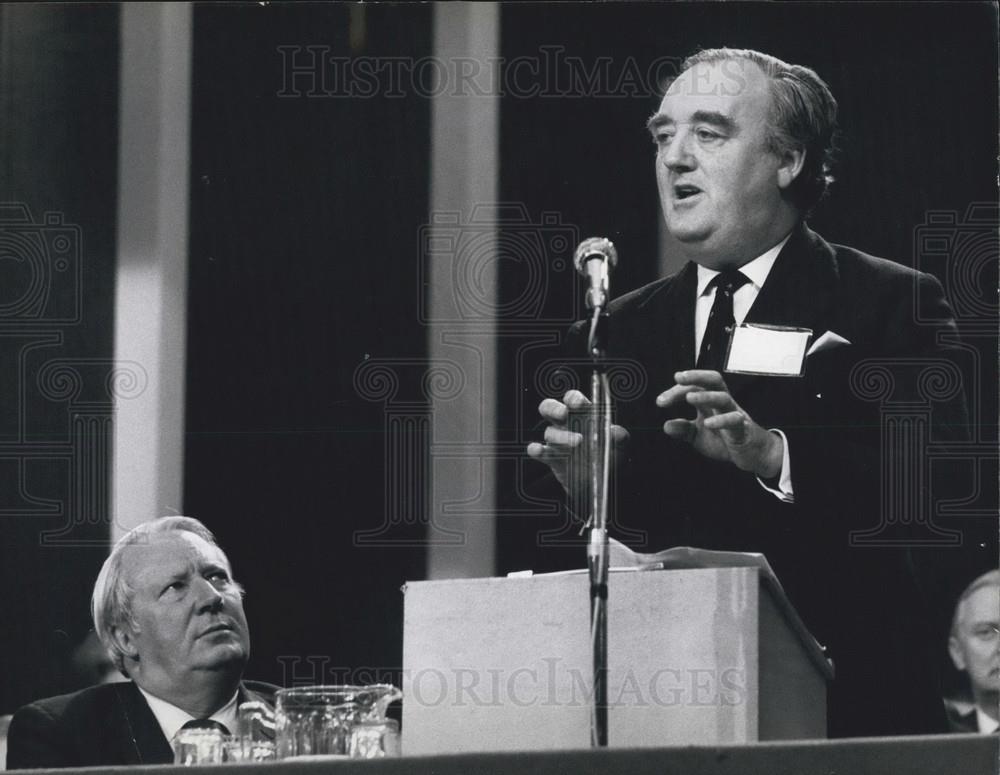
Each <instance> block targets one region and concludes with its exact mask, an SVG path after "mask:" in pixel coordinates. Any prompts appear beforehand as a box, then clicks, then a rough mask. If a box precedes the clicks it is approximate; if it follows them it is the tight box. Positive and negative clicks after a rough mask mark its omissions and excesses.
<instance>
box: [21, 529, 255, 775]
mask: <svg viewBox="0 0 1000 775" xmlns="http://www.w3.org/2000/svg"><path fill="white" fill-rule="evenodd" d="M92 614H93V618H94V629H95V630H96V632H97V635H98V637H99V638H100V640H101V642H102V643H103V644H104V646H105V647H106V648H107V649H108V651H109V652H110V654H111V656H112V659H113V660H114V662H115V665H116V666H117V667H118V669H119V670H120V671H121V672H122V673H123V674H124V675H125V676H126V677H127V678H129V679H130V680H129V682H127V683H111V684H102V685H100V686H94V687H91V688H89V689H84V690H83V691H80V692H76V693H75V694H67V695H63V696H60V697H52V698H49V699H44V700H39V701H37V702H34V703H31V704H30V705H27V706H25V707H24V708H21V709H20V710H19V711H18V712H17V713H16V714H14V718H13V720H12V721H11V725H10V732H9V738H8V749H7V766H8V768H11V769H15V768H28V767H94V766H106V765H122V764H165V763H170V762H172V761H173V752H172V749H171V745H170V741H171V739H172V738H173V737H174V735H175V734H176V733H177V731H178V730H179V729H181V728H182V727H184V726H216V725H221V727H222V728H223V731H224V732H236V720H237V706H238V704H239V703H241V702H244V701H248V700H256V701H263V702H268V703H270V700H271V699H272V697H273V690H274V687H268V686H267V685H264V684H254V685H249V684H247V683H243V682H242V681H241V677H242V675H243V668H244V666H245V665H246V662H247V659H248V658H249V656H250V635H249V631H248V628H247V621H246V616H245V615H244V613H243V589H242V588H241V587H240V585H239V584H237V583H236V581H235V580H234V579H233V573H232V567H231V566H230V564H229V560H228V559H227V557H226V555H225V554H224V553H223V551H222V549H220V548H219V546H218V545H217V544H216V542H215V538H214V536H213V535H212V533H211V532H210V531H209V530H208V528H206V527H205V526H204V525H203V524H202V523H201V522H199V521H198V520H196V519H191V518H190V517H164V518H162V519H157V520H153V521H151V522H147V523H145V524H142V525H140V526H139V527H137V528H135V529H134V530H132V531H131V532H129V533H128V534H126V535H125V536H124V537H123V538H122V539H121V540H120V541H118V543H117V544H116V545H115V547H114V549H113V550H112V551H111V554H110V556H109V557H108V559H107V560H106V561H105V563H104V566H103V567H102V568H101V572H100V574H99V575H98V577H97V581H96V583H95V584H94V593H93V599H92ZM216 728H219V727H216Z"/></svg>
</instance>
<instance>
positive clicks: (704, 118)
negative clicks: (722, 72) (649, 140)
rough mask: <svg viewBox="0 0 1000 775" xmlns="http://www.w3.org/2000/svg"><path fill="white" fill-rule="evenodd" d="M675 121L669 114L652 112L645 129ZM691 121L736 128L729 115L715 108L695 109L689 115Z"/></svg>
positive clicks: (652, 128) (651, 130)
mask: <svg viewBox="0 0 1000 775" xmlns="http://www.w3.org/2000/svg"><path fill="white" fill-rule="evenodd" d="M675 123H676V122H675V121H674V120H673V119H672V118H671V117H670V116H666V115H664V114H663V113H654V114H653V115H652V116H650V117H649V120H648V121H646V129H648V130H649V131H650V132H655V131H656V130H657V129H659V128H660V127H661V126H665V125H668V124H675ZM691 123H702V124H711V125H712V126H717V127H719V128H720V129H725V130H728V131H733V130H734V129H736V122H735V121H734V120H733V119H732V118H731V117H730V116H727V115H726V114H725V113H719V112H718V111H717V110H696V111H695V112H694V113H693V114H692V115H691Z"/></svg>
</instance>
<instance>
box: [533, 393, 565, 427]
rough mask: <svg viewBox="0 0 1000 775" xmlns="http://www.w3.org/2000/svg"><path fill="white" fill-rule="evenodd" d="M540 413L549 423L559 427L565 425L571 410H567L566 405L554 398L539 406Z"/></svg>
mask: <svg viewBox="0 0 1000 775" xmlns="http://www.w3.org/2000/svg"><path fill="white" fill-rule="evenodd" d="M538 413H539V414H540V415H541V416H542V418H543V419H545V420H548V421H549V422H553V423H556V424H557V425H565V424H566V418H567V416H568V415H569V410H568V409H567V408H566V404H564V403H562V402H561V401H556V399H554V398H546V399H545V400H544V401H542V403H540V404H539V405H538Z"/></svg>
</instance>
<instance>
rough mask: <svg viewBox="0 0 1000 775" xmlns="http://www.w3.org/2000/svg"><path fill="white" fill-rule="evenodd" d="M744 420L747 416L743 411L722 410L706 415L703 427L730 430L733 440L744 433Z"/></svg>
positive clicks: (739, 437) (745, 420)
mask: <svg viewBox="0 0 1000 775" xmlns="http://www.w3.org/2000/svg"><path fill="white" fill-rule="evenodd" d="M746 422H747V416H746V415H745V414H743V412H740V411H734V412H723V413H721V414H713V415H712V416H711V417H706V418H705V427H706V428H709V429H710V430H713V431H730V432H731V433H733V434H734V436H735V437H736V439H735V440H739V439H741V438H742V437H743V436H745V435H746Z"/></svg>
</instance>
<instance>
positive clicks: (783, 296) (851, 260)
mask: <svg viewBox="0 0 1000 775" xmlns="http://www.w3.org/2000/svg"><path fill="white" fill-rule="evenodd" d="M836 114H837V104H836V101H835V100H834V98H833V96H832V94H831V93H830V90H829V89H828V87H827V85H826V84H825V83H824V82H823V81H822V80H821V79H820V78H819V76H818V75H817V74H816V73H815V72H813V71H812V70H810V69H808V68H806V67H801V66H797V65H790V64H787V63H785V62H783V61H781V60H779V59H776V58H775V57H772V56H769V55H766V54H762V53H759V52H756V51H749V50H734V49H713V50H706V51H702V52H700V53H699V54H696V55H694V56H693V57H691V58H689V59H688V60H687V61H685V62H684V64H683V65H682V67H681V72H680V74H679V75H678V76H677V78H676V79H675V80H674V81H673V82H672V83H671V84H670V85H669V87H668V88H667V90H666V93H665V95H664V97H663V99H662V102H661V103H660V105H659V108H658V110H657V111H656V112H655V114H654V115H653V116H652V117H651V118H650V119H649V122H648V128H649V131H650V134H651V136H652V140H653V143H654V145H655V148H656V161H655V172H656V180H657V184H658V189H659V196H660V203H661V207H662V210H663V217H664V219H665V221H666V226H667V229H668V231H669V233H670V236H671V237H672V239H673V241H674V243H676V246H677V249H679V250H680V252H681V253H682V254H683V256H684V257H685V258H687V259H688V260H689V262H688V264H687V265H686V266H685V267H684V268H683V269H682V270H681V271H680V272H679V273H677V274H676V275H673V276H670V277H667V278H664V279H661V280H658V281H656V282H653V283H651V284H649V285H647V286H645V287H643V288H640V289H638V290H636V291H633V292H631V293H628V294H626V295H624V296H622V297H620V298H618V299H616V300H615V301H613V302H612V303H611V304H610V307H609V314H610V325H609V326H608V331H609V334H608V344H607V350H608V352H609V354H610V355H611V356H612V357H613V358H614V359H615V361H616V362H620V361H622V360H627V361H631V362H632V363H633V364H634V365H635V366H637V367H638V369H639V370H640V371H641V376H640V377H639V378H637V379H635V380H634V382H633V385H632V387H635V386H636V385H638V386H639V387H638V388H636V389H635V390H633V393H632V395H630V396H629V397H628V398H619V399H618V400H616V402H615V411H616V425H615V427H614V428H613V431H612V437H613V441H614V445H615V461H616V463H615V470H614V472H613V473H614V476H613V486H612V497H611V514H610V516H609V525H610V526H611V528H612V531H614V530H615V529H619V530H621V531H623V532H622V535H627V536H628V537H629V538H631V539H632V540H633V542H634V537H635V536H636V535H637V532H638V531H641V534H642V535H643V536H644V537H645V543H646V546H647V551H648V550H649V549H659V548H664V547H666V546H672V545H691V546H700V547H704V548H711V549H730V550H746V551H760V552H763V553H764V554H765V555H766V556H767V557H768V559H769V560H770V561H771V564H772V565H773V566H774V568H775V571H776V572H777V574H778V577H779V578H780V579H781V580H782V581H783V583H784V586H785V588H786V589H787V590H788V592H789V596H790V597H791V600H792V603H793V604H794V605H795V606H796V607H797V609H798V610H799V611H800V613H801V614H802V615H803V618H804V620H805V622H806V624H807V626H809V627H810V629H811V630H812V631H813V632H814V634H815V635H816V636H817V637H818V639H819V640H820V642H821V643H823V644H825V645H827V646H828V647H829V653H830V656H831V657H832V658H833V661H834V663H835V667H836V671H837V677H836V679H835V680H834V682H833V684H832V686H831V689H830V697H829V714H828V722H829V728H830V733H831V734H832V735H834V736H849V735H867V734H903V733H911V732H932V731H941V730H942V728H943V726H944V718H943V715H942V712H941V709H940V700H939V699H938V697H939V693H940V692H939V688H938V686H937V683H936V681H935V680H934V678H933V671H932V670H927V669H926V666H927V665H928V664H934V663H935V660H934V657H933V654H934V644H935V642H937V643H940V642H941V638H943V633H942V634H941V636H940V638H938V640H937V641H935V636H934V633H935V629H934V627H935V621H934V619H933V615H932V614H931V613H929V612H930V611H933V610H935V606H937V605H939V604H938V603H935V602H933V601H932V598H933V599H934V600H937V599H940V598H941V597H942V592H941V589H942V585H943V584H944V583H945V577H946V576H947V570H946V566H947V564H948V562H947V560H948V558H947V556H946V555H945V559H944V560H942V552H931V551H923V550H921V549H919V547H920V546H921V545H922V544H921V539H925V538H926V537H927V531H928V530H931V531H932V532H933V527H932V526H929V525H928V520H927V519H926V512H924V513H919V514H918V513H915V512H913V511H906V512H904V513H899V511H898V509H900V508H903V507H906V506H908V505H915V506H919V507H920V508H924V507H925V504H926V503H927V500H926V499H927V492H926V490H921V487H920V484H919V482H918V481H917V480H913V481H906V482H905V483H904V485H903V486H904V488H906V487H911V485H914V486H913V487H912V488H911V489H909V490H905V494H903V495H902V496H901V497H900V498H899V500H898V501H894V500H892V499H891V498H890V499H888V500H887V499H886V498H883V497H882V488H881V484H882V482H883V476H884V472H885V470H886V468H885V466H886V465H892V464H895V463H899V462H904V459H908V458H904V456H906V455H910V456H911V458H912V457H913V456H914V455H919V454H920V452H921V450H920V449H919V448H916V447H914V448H912V449H911V448H909V447H907V448H900V449H888V450H886V449H884V447H885V444H884V443H883V437H882V435H881V431H882V428H881V418H880V415H879V410H880V406H881V403H880V402H884V401H894V402H903V404H905V405H908V406H910V405H913V406H916V405H918V404H920V402H923V403H924V404H927V405H931V404H932V405H933V409H934V415H933V427H932V429H931V432H932V433H933V434H934V436H935V438H939V439H940V438H943V437H949V438H962V436H963V434H964V433H965V432H966V429H965V427H964V426H965V423H966V419H965V412H964V403H963V399H962V395H961V390H962V383H961V378H960V376H959V374H958V372H957V367H956V366H955V365H954V363H953V362H952V359H951V353H950V350H949V348H948V347H947V345H948V342H949V337H953V336H954V335H955V324H954V320H953V317H952V314H951V311H950V309H949V306H948V304H947V302H946V301H945V298H944V294H943V291H942V288H941V286H940V284H939V283H938V282H937V281H936V280H935V279H934V278H933V277H931V276H930V275H927V274H923V273H919V272H915V271H913V270H911V269H909V268H906V267H904V266H901V265H899V264H896V263H893V262H890V261H887V260H884V259H880V258H875V257H872V256H869V255H866V254H864V253H861V252H859V251H857V250H854V249H851V248H848V247H843V246H839V245H833V244H830V243H828V242H826V241H825V240H824V239H823V238H822V237H820V236H819V235H818V234H816V233H814V232H813V231H811V230H810V229H809V228H808V227H807V225H806V222H805V220H806V217H807V216H808V215H809V213H810V212H811V211H812V209H813V208H814V207H815V206H816V205H817V203H818V202H819V201H820V199H821V198H822V197H823V196H824V193H825V192H826V189H827V186H828V184H829V182H830V181H831V180H832V178H831V176H830V161H831V154H832V146H833V139H834V135H835V130H836ZM741 324H745V327H744V325H741ZM585 335H586V329H585V328H584V327H583V326H581V325H580V324H578V325H577V326H576V327H575V328H574V329H573V331H572V332H571V337H570V340H571V341H570V348H571V351H572V352H574V353H576V354H578V355H580V356H583V354H584V353H585V347H584V344H583V341H584V340H583V337H584V336H585ZM934 374H937V375H938V377H940V379H938V380H937V381H935V378H934V377H933V375H934ZM583 384H586V383H583ZM612 392H614V385H613V384H612ZM907 402H909V403H907ZM587 404H588V401H587V399H586V398H585V397H584V395H583V394H582V393H580V392H579V391H575V390H573V391H570V392H568V393H566V394H565V395H564V396H563V397H562V398H561V399H557V398H555V397H551V398H547V399H545V400H544V401H542V403H541V405H540V407H539V411H540V414H541V416H542V418H543V420H544V421H545V422H546V423H547V427H546V429H545V435H544V443H533V444H531V445H529V447H528V450H527V451H528V454H529V455H530V456H531V457H533V458H536V459H538V460H541V461H542V462H544V463H546V464H547V465H548V466H549V468H550V469H551V471H552V473H553V474H554V475H555V478H556V479H557V480H558V481H559V482H560V483H561V484H562V485H563V488H564V489H565V490H566V491H567V494H568V495H569V496H570V502H571V504H572V503H577V502H580V501H579V500H578V499H579V496H580V493H581V490H582V485H581V483H580V482H578V481H572V480H571V472H572V471H574V470H579V469H580V468H581V467H580V466H578V465H575V464H574V465H571V461H573V459H574V456H575V455H578V454H580V452H579V450H580V449H581V448H582V443H583V437H582V435H581V434H580V433H579V432H578V431H577V430H575V429H574V422H575V420H576V419H577V418H578V417H579V416H580V414H581V413H582V411H583V410H585V409H586V407H587ZM918 442H919V439H916V437H913V438H912V439H910V444H911V446H913V445H914V444H917V443H918ZM905 443H906V442H904V446H905ZM893 455H898V456H900V457H898V458H895V457H892V456H893ZM887 456H888V457H887ZM583 468H584V469H585V467H583ZM922 504H924V505H922ZM576 511H577V513H580V510H579V509H577V510H576ZM626 542H628V538H627V539H626Z"/></svg>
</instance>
